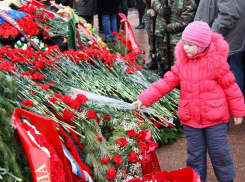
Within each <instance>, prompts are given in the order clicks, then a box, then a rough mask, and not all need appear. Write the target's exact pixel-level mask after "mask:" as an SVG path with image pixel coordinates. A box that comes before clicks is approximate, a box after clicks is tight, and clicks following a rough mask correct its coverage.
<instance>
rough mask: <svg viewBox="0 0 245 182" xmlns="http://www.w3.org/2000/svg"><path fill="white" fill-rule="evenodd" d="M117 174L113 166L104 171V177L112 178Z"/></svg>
mask: <svg viewBox="0 0 245 182" xmlns="http://www.w3.org/2000/svg"><path fill="white" fill-rule="evenodd" d="M116 175H117V171H116V170H115V169H114V168H112V167H111V168H109V169H107V171H106V179H109V180H113V179H115V177H116Z"/></svg>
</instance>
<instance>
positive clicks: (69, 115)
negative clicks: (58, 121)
mask: <svg viewBox="0 0 245 182" xmlns="http://www.w3.org/2000/svg"><path fill="white" fill-rule="evenodd" d="M74 117H75V114H74V113H72V112H71V111H69V109H65V110H64V111H63V119H64V120H68V121H70V120H72V119H73V118H74Z"/></svg>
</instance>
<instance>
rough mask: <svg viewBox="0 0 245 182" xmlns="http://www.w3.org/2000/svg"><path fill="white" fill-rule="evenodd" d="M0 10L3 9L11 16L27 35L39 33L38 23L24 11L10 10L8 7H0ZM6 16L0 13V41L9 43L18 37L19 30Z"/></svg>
mask: <svg viewBox="0 0 245 182" xmlns="http://www.w3.org/2000/svg"><path fill="white" fill-rule="evenodd" d="M0 11H5V12H6V13H7V14H8V16H9V17H11V18H13V19H14V20H15V21H16V22H17V24H18V25H19V27H20V28H21V29H23V31H25V32H26V33H27V35H29V36H37V35H39V33H40V30H39V27H38V25H37V24H36V23H35V22H34V21H33V20H32V18H31V17H29V16H28V15H27V14H26V13H24V12H20V11H16V10H11V9H10V8H6V9H1V8H0ZM6 18H8V17H6V16H2V13H0V42H2V43H3V44H5V45H6V44H11V43H12V42H15V41H16V40H17V39H18V35H20V32H19V30H18V28H17V27H15V26H13V25H12V24H10V23H9V20H8V19H6Z"/></svg>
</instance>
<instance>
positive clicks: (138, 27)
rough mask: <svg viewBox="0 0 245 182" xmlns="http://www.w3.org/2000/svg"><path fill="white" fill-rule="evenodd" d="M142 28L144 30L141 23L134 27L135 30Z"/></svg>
mask: <svg viewBox="0 0 245 182" xmlns="http://www.w3.org/2000/svg"><path fill="white" fill-rule="evenodd" d="M143 28H145V26H144V24H143V23H142V24H140V25H138V26H137V27H135V29H143Z"/></svg>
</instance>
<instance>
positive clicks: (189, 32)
mask: <svg viewBox="0 0 245 182" xmlns="http://www.w3.org/2000/svg"><path fill="white" fill-rule="evenodd" d="M182 40H184V41H187V42H191V43H193V44H196V45H197V46H198V54H201V53H202V52H203V51H204V50H205V49H206V48H207V47H208V46H209V44H210V42H211V29H210V27H209V25H208V24H207V23H205V22H203V21H202V20H201V21H194V22H192V23H190V24H189V25H187V27H186V28H185V30H184V31H183V33H182Z"/></svg>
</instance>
